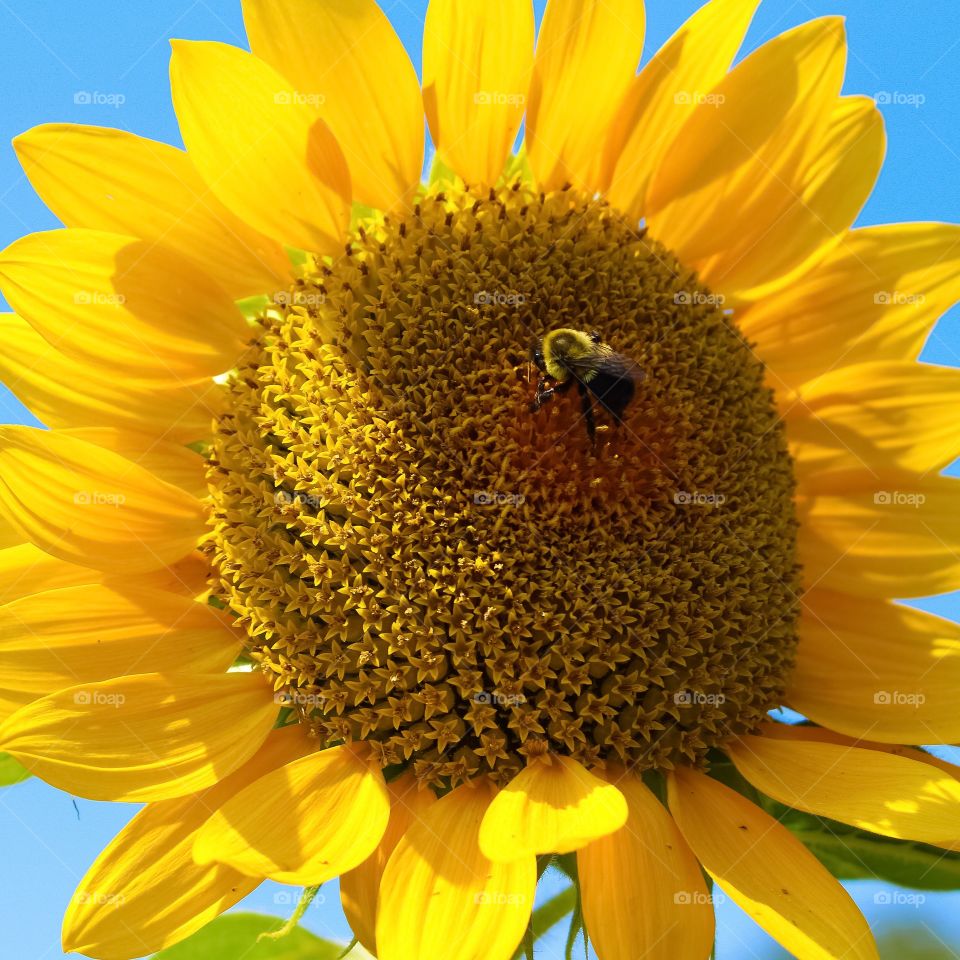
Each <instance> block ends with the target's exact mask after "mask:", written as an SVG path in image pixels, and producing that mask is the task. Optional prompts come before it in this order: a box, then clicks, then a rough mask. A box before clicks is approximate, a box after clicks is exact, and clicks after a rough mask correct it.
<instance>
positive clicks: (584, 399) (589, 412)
mask: <svg viewBox="0 0 960 960" xmlns="http://www.w3.org/2000/svg"><path fill="white" fill-rule="evenodd" d="M577 391H578V393H579V394H580V410H581V412H582V413H583V419H584V420H585V421H586V424H587V436H588V437H589V438H590V443H591V444H596V442H597V421H596V420H595V419H594V417H593V399H592V398H591V396H590V391H589V390H588V389H587V388H586V385H585V384H582V383H581V382H580V381H579V380H578V381H577Z"/></svg>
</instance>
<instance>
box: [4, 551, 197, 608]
mask: <svg viewBox="0 0 960 960" xmlns="http://www.w3.org/2000/svg"><path fill="white" fill-rule="evenodd" d="M209 572H210V565H209V564H208V563H207V561H206V560H205V559H204V558H203V557H202V556H201V555H200V554H199V553H192V554H189V555H188V556H186V557H184V558H183V560H181V561H178V562H177V563H175V564H171V565H170V566H169V567H161V568H160V569H158V570H153V571H150V572H149V573H146V574H141V575H139V576H131V575H129V574H127V573H118V574H114V575H113V576H112V577H111V575H110V574H105V573H104V572H103V571H102V570H93V569H92V568H90V567H86V566H81V565H80V564H76V563H67V562H66V561H64V560H58V559H57V558H56V557H52V556H50V554H49V553H47V552H46V551H44V550H41V549H40V548H39V547H36V546H34V545H33V544H32V543H24V544H21V545H20V546H16V547H8V548H7V549H5V550H0V604H3V603H12V602H13V601H14V600H19V599H20V598H21V597H29V596H32V595H33V594H35V593H43V592H44V591H46V590H59V589H60V588H62V587H79V586H85V585H87V584H91V583H103V582H109V581H111V580H115V581H116V584H117V585H119V586H120V587H129V588H136V587H137V586H140V585H142V586H144V587H146V588H147V589H148V590H150V589H152V590H168V591H171V592H173V593H180V594H183V595H184V596H188V597H191V598H194V597H196V596H198V595H199V594H201V593H204V592H205V591H206V588H207V576H208V574H209Z"/></svg>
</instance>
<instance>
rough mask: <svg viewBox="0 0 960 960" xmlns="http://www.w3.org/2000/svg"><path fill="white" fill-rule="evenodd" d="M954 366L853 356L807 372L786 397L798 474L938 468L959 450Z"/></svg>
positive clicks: (959, 393)
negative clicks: (843, 363) (817, 373)
mask: <svg viewBox="0 0 960 960" xmlns="http://www.w3.org/2000/svg"><path fill="white" fill-rule="evenodd" d="M958 399H960V371H957V370H955V369H952V368H948V367H935V366H932V365H930V364H917V363H910V362H889V361H888V362H878V363H860V364H857V365H856V366H853V367H841V368H840V369H839V370H833V371H830V372H829V373H825V374H824V375H823V376H822V377H817V378H816V379H814V380H810V381H808V382H807V383H805V384H804V385H803V387H801V389H800V390H799V391H798V392H797V393H796V394H795V395H793V396H792V397H791V398H790V399H789V401H788V402H789V408H788V409H787V410H786V413H785V419H786V422H787V436H788V437H789V440H790V444H791V446H790V450H791V453H792V454H793V456H794V459H795V460H796V462H797V469H798V471H799V473H800V474H803V475H805V474H810V473H815V472H822V471H840V470H870V469H871V468H872V467H873V466H874V465H875V464H878V463H882V464H884V465H885V466H887V465H891V466H894V467H898V468H900V469H903V470H916V471H918V472H921V473H923V472H927V471H940V470H942V469H943V468H944V467H946V466H948V465H949V464H950V463H952V462H953V460H954V459H955V458H956V456H957V454H958V453H960V441H958V439H957V432H956V417H955V416H952V411H953V409H954V408H955V406H956V404H957V401H958Z"/></svg>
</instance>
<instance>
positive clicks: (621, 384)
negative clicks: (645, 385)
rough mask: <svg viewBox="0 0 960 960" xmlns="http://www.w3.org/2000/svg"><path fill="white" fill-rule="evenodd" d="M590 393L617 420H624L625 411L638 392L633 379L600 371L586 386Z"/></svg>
mask: <svg viewBox="0 0 960 960" xmlns="http://www.w3.org/2000/svg"><path fill="white" fill-rule="evenodd" d="M586 386H587V388H588V389H589V391H590V392H591V393H592V394H593V395H594V397H596V398H597V400H598V401H599V402H600V403H601V404H602V405H603V407H604V409H606V410H607V412H608V413H609V414H610V415H611V416H612V417H613V418H614V419H616V420H618V421H619V420H621V419H623V411H624V410H626V408H627V405H628V404H629V403H630V401H631V400H632V399H633V394H634V392H635V391H636V386H635V385H634V382H633V378H632V377H628V376H623V375H622V374H617V373H613V374H611V373H607V372H605V371H604V370H598V371H597V372H596V373H595V374H594V375H593V376H592V377H591V378H590V380H589V381H588V382H587V384H586Z"/></svg>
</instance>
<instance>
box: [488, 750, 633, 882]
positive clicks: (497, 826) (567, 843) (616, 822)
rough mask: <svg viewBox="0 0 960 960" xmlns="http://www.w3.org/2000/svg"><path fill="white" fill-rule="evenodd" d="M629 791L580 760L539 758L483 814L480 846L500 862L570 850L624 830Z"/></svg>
mask: <svg viewBox="0 0 960 960" xmlns="http://www.w3.org/2000/svg"><path fill="white" fill-rule="evenodd" d="M626 819H627V802H626V800H624V798H623V794H622V793H620V791H619V790H618V789H617V788H616V787H615V786H613V785H612V784H609V783H604V782H603V781H602V780H600V779H599V778H598V777H596V776H594V775H593V774H592V773H590V772H589V771H588V770H586V769H585V768H584V767H582V766H581V765H580V764H579V763H578V762H577V761H576V760H573V759H571V758H570V757H561V756H558V755H551V756H550V757H549V758H547V759H543V760H534V761H532V762H531V763H529V764H528V765H527V767H526V768H524V769H523V770H522V771H521V772H520V773H518V774H517V776H515V777H514V778H513V780H511V781H510V783H509V784H508V785H507V786H506V787H504V788H503V789H502V790H501V791H500V792H499V793H498V794H497V796H496V799H495V800H494V801H493V803H491V804H490V809H489V810H488V811H487V814H486V816H485V817H484V818H483V825H482V826H481V828H480V849H481V850H483V852H484V854H485V855H486V856H487V857H489V858H490V859H491V860H493V861H494V862H496V863H506V862H508V861H510V860H515V859H516V858H517V857H520V856H531V855H535V854H541V853H568V852H569V851H571V850H577V849H578V848H580V847H583V846H585V845H586V844H588V843H589V842H590V841H591V840H596V839H597V838H598V837H603V836H606V835H607V834H608V833H614V832H615V831H617V830H619V829H620V828H621V827H622V826H623V824H624V822H625V821H626Z"/></svg>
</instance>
